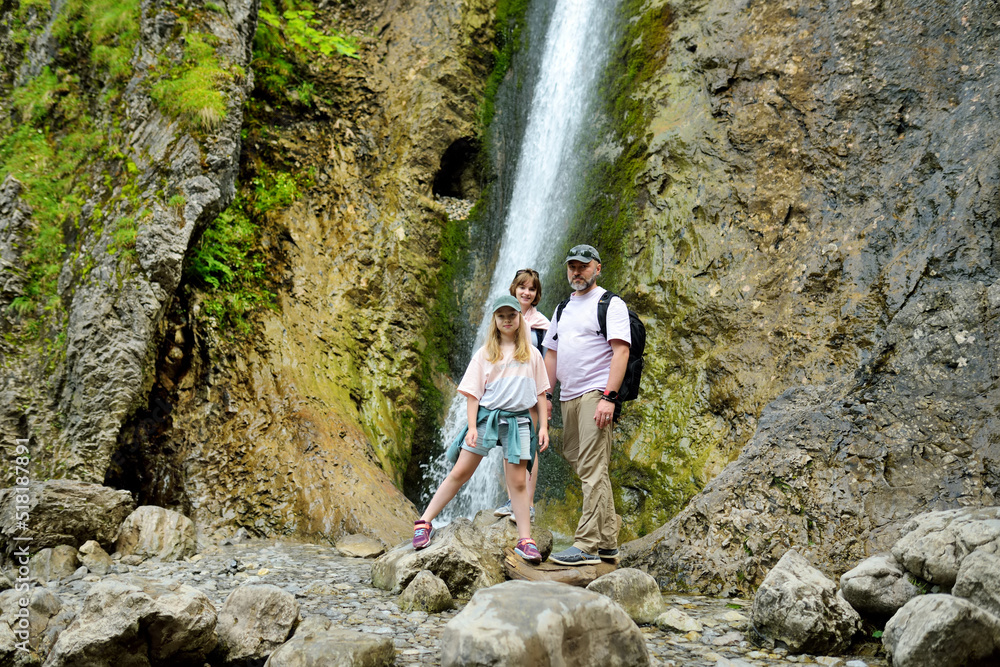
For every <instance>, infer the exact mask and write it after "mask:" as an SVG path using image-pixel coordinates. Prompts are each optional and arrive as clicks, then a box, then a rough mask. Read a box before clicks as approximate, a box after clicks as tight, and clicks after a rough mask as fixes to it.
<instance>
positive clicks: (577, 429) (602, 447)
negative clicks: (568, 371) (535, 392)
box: [562, 391, 621, 555]
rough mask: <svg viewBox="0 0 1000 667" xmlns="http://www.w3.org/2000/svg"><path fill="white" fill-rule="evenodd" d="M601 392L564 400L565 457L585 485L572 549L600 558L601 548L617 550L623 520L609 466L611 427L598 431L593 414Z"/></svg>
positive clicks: (609, 425) (592, 392)
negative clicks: (581, 508)
mask: <svg viewBox="0 0 1000 667" xmlns="http://www.w3.org/2000/svg"><path fill="white" fill-rule="evenodd" d="M600 400H601V392H599V391H591V392H588V393H586V394H584V395H583V396H578V397H577V398H574V399H572V400H569V401H562V415H563V456H564V457H565V458H566V460H567V461H568V462H569V464H570V465H571V466H572V467H573V472H575V473H576V474H577V475H578V476H579V477H580V481H581V482H582V483H583V513H582V514H581V516H580V523H579V524H578V525H577V527H576V534H575V535H574V537H573V546H574V547H576V548H577V549H579V550H580V551H583V552H586V553H588V554H591V555H597V550H598V549H615V548H617V547H618V529H619V528H620V527H621V517H619V516H618V515H617V514H616V513H615V499H614V495H613V493H612V492H611V478H610V477H609V476H608V466H609V465H610V463H611V428H612V425H611V424H608V425H607V426H605V427H604V428H597V423H596V422H595V421H594V411H595V410H596V409H597V403H598V401H600Z"/></svg>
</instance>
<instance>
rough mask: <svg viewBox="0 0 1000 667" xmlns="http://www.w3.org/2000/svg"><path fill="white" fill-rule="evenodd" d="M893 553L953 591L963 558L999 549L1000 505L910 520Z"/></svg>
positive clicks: (907, 565) (914, 570)
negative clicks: (981, 551) (979, 552)
mask: <svg viewBox="0 0 1000 667" xmlns="http://www.w3.org/2000/svg"><path fill="white" fill-rule="evenodd" d="M903 533H904V534H903V536H902V537H900V538H899V540H898V541H897V542H896V543H895V544H894V545H893V547H892V555H893V556H895V557H896V560H897V561H899V562H900V563H902V564H903V567H905V568H906V570H907V571H908V572H912V573H914V574H915V575H917V576H918V577H920V578H921V579H924V580H926V581H929V582H930V583H932V584H937V585H938V586H941V587H942V588H943V589H944V590H945V591H950V590H951V587H952V586H954V585H955V579H956V577H958V571H959V568H961V566H962V560H963V559H964V558H965V557H966V556H968V555H969V554H970V553H972V552H973V551H976V550H977V549H982V550H984V551H988V552H990V553H1000V507H981V508H971V509H970V508H966V509H959V510H948V511H944V512H929V513H927V514H921V515H919V516H916V517H914V518H913V519H912V520H910V521H909V522H908V523H907V524H906V526H905V527H904V528H903Z"/></svg>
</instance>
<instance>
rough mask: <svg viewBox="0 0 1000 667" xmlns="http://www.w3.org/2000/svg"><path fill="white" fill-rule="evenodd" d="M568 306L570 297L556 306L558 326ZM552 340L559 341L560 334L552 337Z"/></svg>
mask: <svg viewBox="0 0 1000 667" xmlns="http://www.w3.org/2000/svg"><path fill="white" fill-rule="evenodd" d="M567 304H569V297H566V298H565V299H563V300H562V301H560V302H559V305H558V306H556V324H558V323H559V318H560V317H562V313H563V311H564V310H566V305H567ZM552 340H559V334H558V333H557V334H556V335H554V336H553V337H552Z"/></svg>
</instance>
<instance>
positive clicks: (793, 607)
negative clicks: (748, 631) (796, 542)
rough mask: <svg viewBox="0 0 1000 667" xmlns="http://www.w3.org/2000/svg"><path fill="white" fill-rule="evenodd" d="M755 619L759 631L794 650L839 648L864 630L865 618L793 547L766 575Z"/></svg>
mask: <svg viewBox="0 0 1000 667" xmlns="http://www.w3.org/2000/svg"><path fill="white" fill-rule="evenodd" d="M750 620H751V622H752V623H753V625H754V627H755V628H756V630H757V632H758V633H760V634H761V635H763V636H765V637H767V638H768V639H770V640H771V641H781V642H784V643H785V644H786V645H787V646H788V650H789V651H791V652H793V653H820V654H831V653H833V654H836V653H840V652H842V651H843V650H845V649H846V648H847V647H848V646H849V645H850V642H851V638H852V637H853V636H854V634H855V633H856V632H857V631H858V630H860V629H861V617H860V616H858V612H856V611H855V610H854V609H853V608H851V605H850V604H848V603H847V601H846V600H844V598H842V597H840V596H839V595H838V590H837V585H836V584H834V583H833V582H832V581H831V580H829V579H828V578H826V577H825V576H824V575H823V574H822V573H821V572H820V571H819V570H817V569H816V568H814V567H813V566H812V565H810V564H809V562H808V561H807V560H806V559H805V558H803V557H802V556H800V555H799V554H798V552H796V551H794V550H791V551H788V552H787V553H785V555H784V556H782V557H781V560H779V561H778V564H777V565H775V566H774V569H772V570H771V571H770V572H769V573H768V575H767V577H765V578H764V582H763V583H762V584H761V585H760V588H759V589H758V590H757V594H756V595H755V596H754V599H753V606H752V608H751V611H750Z"/></svg>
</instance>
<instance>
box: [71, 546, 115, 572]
mask: <svg viewBox="0 0 1000 667" xmlns="http://www.w3.org/2000/svg"><path fill="white" fill-rule="evenodd" d="M79 558H80V562H81V563H83V564H84V565H85V566H86V567H87V569H88V570H90V571H91V572H93V573H94V574H96V575H98V576H101V577H103V576H104V575H106V574H107V573H108V571H109V570H111V567H112V566H113V565H114V564H115V562H114V561H113V560H111V556H109V555H108V552H106V551H105V550H104V549H102V548H101V545H100V544H98V543H97V542H96V541H94V540H90V541H88V542H84V544H83V546H82V547H80V550H79Z"/></svg>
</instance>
